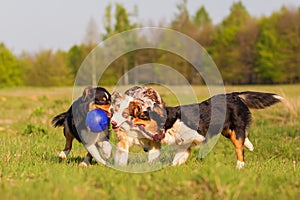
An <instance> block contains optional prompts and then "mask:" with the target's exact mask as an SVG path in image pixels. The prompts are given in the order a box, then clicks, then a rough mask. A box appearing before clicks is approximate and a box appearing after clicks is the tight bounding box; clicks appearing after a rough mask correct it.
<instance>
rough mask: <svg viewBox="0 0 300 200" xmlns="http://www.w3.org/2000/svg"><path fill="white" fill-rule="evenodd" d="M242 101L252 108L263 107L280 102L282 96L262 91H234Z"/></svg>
mask: <svg viewBox="0 0 300 200" xmlns="http://www.w3.org/2000/svg"><path fill="white" fill-rule="evenodd" d="M236 94H237V95H238V96H239V97H240V98H241V99H242V101H243V102H244V103H245V104H246V105H247V106H248V107H249V108H254V109H263V108H265V107H268V106H271V105H273V104H276V103H278V102H280V101H281V100H282V99H283V97H281V96H279V95H277V94H273V93H264V92H250V91H247V92H237V93H236Z"/></svg>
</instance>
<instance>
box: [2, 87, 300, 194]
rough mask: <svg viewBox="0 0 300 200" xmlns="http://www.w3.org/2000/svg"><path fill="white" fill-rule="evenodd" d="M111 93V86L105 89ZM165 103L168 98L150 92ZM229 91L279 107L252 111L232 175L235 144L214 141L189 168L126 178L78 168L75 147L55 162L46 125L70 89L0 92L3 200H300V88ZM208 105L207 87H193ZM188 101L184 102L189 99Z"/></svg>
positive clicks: (56, 139)
mask: <svg viewBox="0 0 300 200" xmlns="http://www.w3.org/2000/svg"><path fill="white" fill-rule="evenodd" d="M108 89H109V90H110V91H111V89H112V88H108ZM156 89H157V90H159V92H160V93H161V94H162V96H163V98H164V99H165V100H166V102H167V103H168V104H169V105H175V104H176V103H177V102H178V101H177V100H176V99H174V96H172V95H171V94H172V93H171V92H170V91H168V90H165V89H163V88H159V87H158V88H156ZM226 90H227V91H228V92H231V91H244V90H256V91H269V92H275V93H278V94H279V95H282V96H284V97H285V100H284V102H283V103H280V104H278V105H275V106H273V107H271V108H267V109H265V110H252V113H253V124H252V126H251V128H250V130H249V134H250V136H249V137H250V140H251V141H252V143H253V145H254V148H255V149H254V152H249V151H247V150H245V158H246V166H245V168H244V169H243V170H236V169H235V164H236V158H235V151H234V148H233V145H232V144H231V142H230V141H228V140H227V139H225V138H223V137H220V139H219V141H218V143H217V145H216V146H215V147H214V148H213V150H212V151H211V152H210V153H209V154H208V155H207V156H206V157H205V158H204V159H202V160H199V159H198V156H199V152H198V151H197V150H196V149H194V150H193V152H192V156H191V157H190V158H189V159H188V161H187V163H186V164H184V165H182V166H178V167H171V166H167V167H165V168H163V169H161V170H159V171H155V172H148V173H143V174H131V173H125V172H121V171H117V170H115V169H112V168H109V167H105V166H103V165H100V164H96V163H93V164H92V165H90V166H89V167H88V168H86V169H84V168H80V167H79V166H78V164H79V163H80V161H81V160H82V159H83V157H84V155H85V154H86V151H85V149H84V147H83V146H82V145H81V144H79V143H78V142H76V141H74V143H73V150H72V152H71V154H70V155H69V157H68V159H67V160H65V161H63V162H61V163H60V162H59V161H58V158H57V155H58V153H59V152H60V151H61V150H62V148H63V146H64V142H65V139H64V137H63V134H62V129H54V128H52V127H51V126H50V121H51V118H52V117H53V116H55V115H56V114H58V113H60V112H62V111H65V110H66V109H67V108H68V107H69V105H70V103H71V101H72V88H58V89H56V88H7V89H1V90H0V111H1V116H0V198H1V199H39V198H42V199H72V200H75V199H158V198H159V199H299V198H300V125H299V121H300V85H282V86H234V87H233V86H229V87H226ZM195 91H196V94H197V98H198V99H199V100H203V99H206V98H207V97H208V92H207V90H206V88H205V87H195ZM187 101H188V100H187Z"/></svg>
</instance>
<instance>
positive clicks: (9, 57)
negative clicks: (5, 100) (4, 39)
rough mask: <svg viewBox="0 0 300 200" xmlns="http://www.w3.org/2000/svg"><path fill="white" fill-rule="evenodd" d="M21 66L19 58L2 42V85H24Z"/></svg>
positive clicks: (0, 50) (0, 55)
mask: <svg viewBox="0 0 300 200" xmlns="http://www.w3.org/2000/svg"><path fill="white" fill-rule="evenodd" d="M21 73H22V71H21V66H20V62H19V61H18V59H17V58H16V57H15V56H14V55H13V54H12V53H11V52H10V51H9V50H8V49H7V48H6V47H5V45H4V44H3V43H1V44H0V86H16V85H22V84H23V81H22V79H21Z"/></svg>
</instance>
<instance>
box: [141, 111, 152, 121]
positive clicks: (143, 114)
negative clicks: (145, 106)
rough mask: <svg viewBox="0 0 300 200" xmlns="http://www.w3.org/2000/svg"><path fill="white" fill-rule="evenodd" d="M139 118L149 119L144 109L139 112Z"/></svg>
mask: <svg viewBox="0 0 300 200" xmlns="http://www.w3.org/2000/svg"><path fill="white" fill-rule="evenodd" d="M139 118H140V119H143V120H149V119H150V118H149V115H148V112H146V111H144V112H141V113H140V114H139Z"/></svg>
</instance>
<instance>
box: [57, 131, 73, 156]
mask: <svg viewBox="0 0 300 200" xmlns="http://www.w3.org/2000/svg"><path fill="white" fill-rule="evenodd" d="M64 135H65V138H66V144H65V148H64V150H62V151H61V152H60V153H59V155H58V158H59V160H60V161H62V160H63V159H66V158H67V156H68V155H69V153H70V151H71V149H72V143H73V140H74V136H73V135H72V134H71V132H70V130H69V129H68V128H64Z"/></svg>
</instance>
